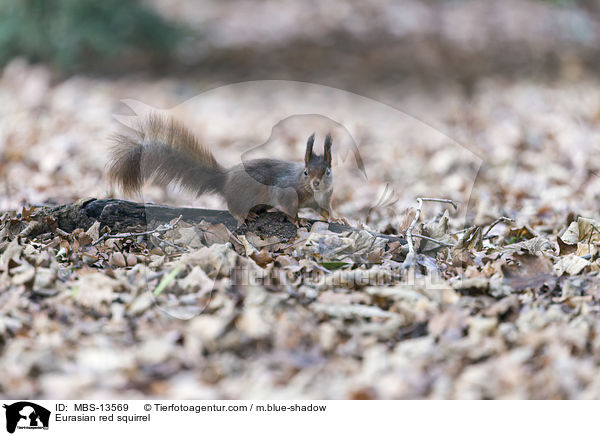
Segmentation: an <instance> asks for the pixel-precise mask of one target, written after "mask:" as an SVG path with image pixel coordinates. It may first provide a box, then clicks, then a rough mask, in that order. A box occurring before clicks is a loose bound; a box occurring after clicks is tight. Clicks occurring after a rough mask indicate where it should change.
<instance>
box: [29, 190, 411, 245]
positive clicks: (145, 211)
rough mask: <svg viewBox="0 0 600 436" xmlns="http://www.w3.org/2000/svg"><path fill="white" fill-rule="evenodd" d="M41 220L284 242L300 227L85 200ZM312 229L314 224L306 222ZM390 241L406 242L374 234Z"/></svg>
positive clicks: (269, 216) (338, 228) (270, 216)
mask: <svg viewBox="0 0 600 436" xmlns="http://www.w3.org/2000/svg"><path fill="white" fill-rule="evenodd" d="M35 213H36V215H37V216H39V217H51V218H53V219H54V220H55V222H56V224H57V226H58V228H60V229H61V230H64V231H66V232H72V231H73V230H75V229H77V228H83V229H87V228H89V227H90V226H91V225H92V224H94V222H95V221H99V222H100V224H101V225H102V226H108V227H109V228H110V229H111V232H113V233H116V232H139V231H145V230H147V229H152V228H154V227H157V226H159V225H161V224H165V223H168V222H169V221H171V220H173V219H175V218H178V217H179V216H181V219H182V220H183V221H185V222H187V223H189V224H200V223H201V222H202V221H205V222H208V223H210V224H218V223H222V224H224V225H225V226H226V227H227V228H228V229H229V230H230V231H231V232H233V233H235V234H245V233H247V232H253V233H256V234H257V235H259V236H261V237H269V236H277V237H279V238H281V240H282V241H286V240H289V239H291V238H293V237H295V236H296V232H297V229H298V228H297V227H296V225H295V224H294V223H292V222H291V221H289V220H288V219H287V217H286V216H285V214H283V213H281V212H265V213H263V214H261V215H259V216H258V217H257V218H256V220H254V221H252V222H250V223H245V224H243V225H241V226H238V225H237V221H236V219H235V218H234V217H233V216H232V215H231V214H230V213H229V212H227V211H225V210H211V209H193V208H187V207H171V206H160V205H155V204H141V203H134V202H132V201H126V200H118V199H113V198H106V199H100V200H98V199H95V198H91V199H85V200H80V201H77V202H75V203H70V204H64V205H61V206H54V207H50V206H43V207H40V208H39V209H36V212H35ZM307 222H308V225H309V226H311V225H312V224H313V223H315V222H316V221H315V220H307ZM329 230H330V231H332V232H335V233H344V232H355V231H360V230H361V229H357V228H355V227H351V226H346V225H343V224H339V223H329ZM371 233H372V234H373V235H374V236H379V237H382V238H385V239H388V240H390V241H400V242H401V243H405V240H404V238H401V237H398V236H393V235H384V234H380V233H375V232H371Z"/></svg>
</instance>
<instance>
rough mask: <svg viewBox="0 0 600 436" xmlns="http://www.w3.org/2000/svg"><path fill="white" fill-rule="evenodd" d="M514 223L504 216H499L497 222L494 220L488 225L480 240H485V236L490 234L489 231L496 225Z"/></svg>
mask: <svg viewBox="0 0 600 436" xmlns="http://www.w3.org/2000/svg"><path fill="white" fill-rule="evenodd" d="M512 221H514V219H512V218H508V217H506V216H501V217H500V218H498V219H497V220H495V221H494V222H493V223H492V224H490V226H489V227H488V229H487V230H486V231H485V233H484V234H483V236H482V238H485V237H486V236H487V234H488V233H489V232H490V230H492V229H493V228H494V227H495V226H496V224H498V223H502V222H504V223H505V222H512Z"/></svg>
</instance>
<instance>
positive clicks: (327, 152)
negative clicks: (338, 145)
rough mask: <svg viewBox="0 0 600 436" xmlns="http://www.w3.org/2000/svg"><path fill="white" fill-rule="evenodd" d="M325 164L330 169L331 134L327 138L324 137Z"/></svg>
mask: <svg viewBox="0 0 600 436" xmlns="http://www.w3.org/2000/svg"><path fill="white" fill-rule="evenodd" d="M324 150H325V154H324V157H325V162H326V163H327V166H328V167H329V168H331V133H328V134H327V136H326V137H325V147H324Z"/></svg>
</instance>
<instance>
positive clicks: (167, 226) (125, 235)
mask: <svg viewBox="0 0 600 436" xmlns="http://www.w3.org/2000/svg"><path fill="white" fill-rule="evenodd" d="M181 217H182V215H179V217H178V218H177V219H176V220H175V222H173V224H161V225H160V226H158V227H157V228H156V229H154V230H147V231H145V232H137V233H117V234H114V235H109V234H108V233H105V234H104V235H102V236H100V237H99V238H98V239H97V240H96V241H94V242H92V245H98V244H99V243H100V242H103V241H105V240H107V239H122V238H134V237H137V236H146V235H152V234H153V233H163V232H168V231H169V230H173V229H174V228H175V227H176V226H177V224H178V223H179V220H181Z"/></svg>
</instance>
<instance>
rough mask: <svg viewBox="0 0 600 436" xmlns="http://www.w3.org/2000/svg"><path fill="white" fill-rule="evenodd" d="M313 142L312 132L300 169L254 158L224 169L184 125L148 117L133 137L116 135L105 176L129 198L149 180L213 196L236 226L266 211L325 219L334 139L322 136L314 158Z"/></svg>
mask: <svg viewBox="0 0 600 436" xmlns="http://www.w3.org/2000/svg"><path fill="white" fill-rule="evenodd" d="M314 140H315V135H314V133H313V134H312V135H310V136H309V138H308V141H307V143H306V153H305V155H304V164H301V163H297V162H289V161H283V160H277V159H253V160H249V161H246V162H242V163H241V164H238V165H235V166H233V167H231V168H224V167H223V166H221V165H220V164H219V163H218V162H217V161H216V159H215V157H214V156H213V154H212V153H211V152H210V151H209V150H208V149H207V148H205V147H204V146H202V145H201V144H200V143H199V142H198V140H197V139H196V137H195V136H194V135H193V134H192V133H191V132H190V131H189V130H188V129H186V128H185V126H183V125H182V124H180V123H178V122H177V121H175V120H174V119H168V118H165V117H162V116H159V115H151V116H149V117H148V118H147V119H146V120H145V121H144V122H143V123H142V124H141V126H140V128H139V129H138V131H137V133H136V134H132V135H117V136H115V138H114V146H113V149H112V160H111V162H110V165H109V170H108V174H109V178H110V179H111V180H112V181H114V182H117V183H118V184H119V185H120V186H121V187H122V189H123V190H124V191H125V192H128V193H132V192H137V191H139V190H140V189H141V187H142V185H143V184H144V182H146V181H147V180H151V181H153V182H154V183H156V184H159V185H162V186H165V185H167V184H169V183H170V182H176V183H179V184H180V185H181V186H182V187H184V188H187V189H189V190H190V191H192V192H194V193H195V194H197V195H200V194H203V193H205V192H211V191H212V192H217V193H219V194H221V195H222V196H223V197H224V198H225V201H226V202H227V207H228V209H229V212H231V214H232V215H233V216H234V217H235V218H236V219H237V220H238V223H239V224H241V223H243V222H244V221H245V220H246V218H249V216H252V215H253V214H254V212H255V211H256V210H258V207H265V206H267V207H269V206H270V207H275V208H277V209H279V210H281V211H282V212H284V213H285V214H286V215H287V216H288V217H289V218H290V219H291V220H292V221H294V222H297V219H298V208H300V207H308V208H311V209H313V210H315V211H316V212H318V213H319V214H320V215H321V216H323V217H324V218H325V219H329V218H330V217H331V194H332V191H333V174H332V172H331V145H332V139H331V135H330V134H328V135H327V136H326V138H325V144H324V153H323V155H322V156H321V155H316V154H314V153H313V144H314Z"/></svg>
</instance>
